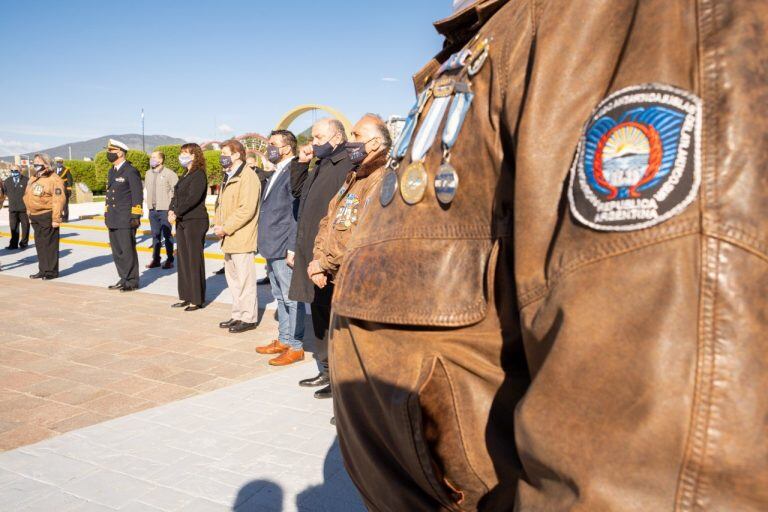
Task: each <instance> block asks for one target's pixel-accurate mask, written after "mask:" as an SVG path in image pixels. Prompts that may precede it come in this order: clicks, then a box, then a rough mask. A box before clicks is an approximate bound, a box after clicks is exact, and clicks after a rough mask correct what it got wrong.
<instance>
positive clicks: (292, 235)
mask: <svg viewBox="0 0 768 512" xmlns="http://www.w3.org/2000/svg"><path fill="white" fill-rule="evenodd" d="M290 186H291V184H290V183H286V187H288V189H289V190H288V191H289V192H290ZM291 215H292V216H293V218H292V219H291V229H290V230H289V231H288V243H287V247H286V250H287V251H288V252H293V253H295V252H296V232H297V230H298V227H299V199H296V198H295V199H294V200H293V205H291Z"/></svg>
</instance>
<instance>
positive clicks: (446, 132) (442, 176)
mask: <svg viewBox="0 0 768 512" xmlns="http://www.w3.org/2000/svg"><path fill="white" fill-rule="evenodd" d="M463 86H464V87H462V89H463V90H462V91H457V92H456V93H455V94H454V96H453V101H452V102H451V108H450V110H449V111H448V119H447V120H446V122H445V126H444V127H443V134H442V146H443V162H442V164H441V165H440V169H439V170H438V171H437V174H436V175H435V196H437V200H438V201H440V203H441V204H443V205H449V204H450V203H451V202H452V201H453V198H454V197H456V190H457V189H458V187H459V174H458V173H457V172H456V169H455V168H454V167H453V166H452V165H451V163H450V160H451V149H453V145H454V144H455V143H456V139H458V136H459V132H460V131H461V127H462V126H464V119H465V118H466V117H467V112H468V111H469V107H470V105H472V100H473V99H474V97H475V95H474V93H472V92H470V91H469V86H468V85H467V84H466V83H464V84H463Z"/></svg>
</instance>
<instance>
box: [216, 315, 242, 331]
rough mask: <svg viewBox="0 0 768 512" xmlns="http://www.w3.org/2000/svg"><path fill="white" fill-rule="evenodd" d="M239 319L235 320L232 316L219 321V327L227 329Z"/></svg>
mask: <svg viewBox="0 0 768 512" xmlns="http://www.w3.org/2000/svg"><path fill="white" fill-rule="evenodd" d="M239 321H240V320H235V319H234V318H230V319H229V320H227V321H226V322H219V327H221V328H222V329H229V328H230V327H232V326H233V325H235V324H236V323H237V322H239Z"/></svg>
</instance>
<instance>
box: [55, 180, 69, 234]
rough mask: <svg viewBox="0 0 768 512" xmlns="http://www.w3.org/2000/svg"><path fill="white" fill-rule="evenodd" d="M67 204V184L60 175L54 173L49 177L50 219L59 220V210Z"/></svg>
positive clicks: (61, 210) (57, 221)
mask: <svg viewBox="0 0 768 512" xmlns="http://www.w3.org/2000/svg"><path fill="white" fill-rule="evenodd" d="M66 204H67V185H66V183H65V182H64V180H62V179H61V177H59V176H56V175H55V174H54V175H53V176H52V179H51V220H52V221H53V222H56V223H60V222H61V212H63V211H64V206H65V205H66Z"/></svg>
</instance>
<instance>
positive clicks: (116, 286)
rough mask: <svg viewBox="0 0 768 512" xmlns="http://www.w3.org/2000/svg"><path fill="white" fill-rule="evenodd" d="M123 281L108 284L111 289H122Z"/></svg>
mask: <svg viewBox="0 0 768 512" xmlns="http://www.w3.org/2000/svg"><path fill="white" fill-rule="evenodd" d="M123 286H124V285H123V283H115V284H111V285H109V286H107V288H109V289H110V290H122V289H123Z"/></svg>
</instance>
